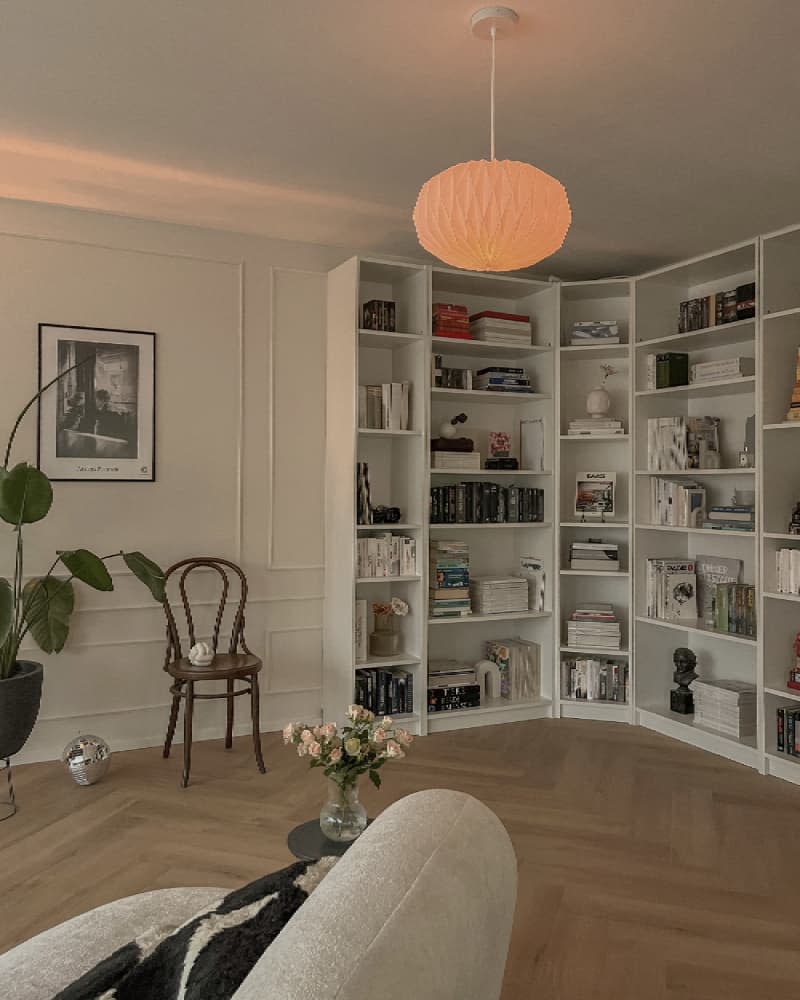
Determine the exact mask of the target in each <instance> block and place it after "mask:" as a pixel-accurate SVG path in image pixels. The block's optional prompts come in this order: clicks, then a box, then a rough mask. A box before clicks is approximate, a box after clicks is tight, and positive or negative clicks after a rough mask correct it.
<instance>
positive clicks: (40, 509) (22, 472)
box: [0, 462, 53, 524]
mask: <svg viewBox="0 0 800 1000" xmlns="http://www.w3.org/2000/svg"><path fill="white" fill-rule="evenodd" d="M52 503H53V487H52V486H51V485H50V480H49V479H48V478H47V476H46V475H45V474H44V473H43V472H40V471H39V470H38V469H34V467H33V466H32V465H28V463H27V462H20V464H19V465H15V466H14V468H13V469H12V470H11V471H10V472H6V474H5V475H4V476H0V517H2V519H3V520H4V521H8V523H9V524H32V523H33V522H34V521H41V519H42V518H43V517H46V515H47V512H48V511H49V510H50V507H51V505H52Z"/></svg>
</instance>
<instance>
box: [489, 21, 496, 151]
mask: <svg viewBox="0 0 800 1000" xmlns="http://www.w3.org/2000/svg"><path fill="white" fill-rule="evenodd" d="M496 40H497V26H496V25H494V24H493V25H492V73H491V83H490V85H489V94H490V97H489V100H490V102H491V111H490V114H489V123H490V124H489V132H490V145H491V155H492V159H494V65H495V52H494V50H495V42H496Z"/></svg>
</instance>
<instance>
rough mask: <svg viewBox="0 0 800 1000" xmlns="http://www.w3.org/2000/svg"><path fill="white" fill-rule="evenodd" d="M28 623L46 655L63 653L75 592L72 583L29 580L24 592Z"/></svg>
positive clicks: (51, 580) (51, 578) (50, 578)
mask: <svg viewBox="0 0 800 1000" xmlns="http://www.w3.org/2000/svg"><path fill="white" fill-rule="evenodd" d="M23 607H24V615H25V621H26V622H27V624H28V627H29V628H30V632H31V635H32V636H33V638H34V639H35V640H36V644H37V646H39V648H40V649H43V650H44V651H45V653H60V652H61V650H62V649H63V648H64V643H65V642H66V641H67V636H68V635H69V619H70V615H71V614H72V609H73V608H74V607H75V591H74V590H73V587H72V584H71V583H70V582H69V581H68V580H59V579H58V578H57V577H54V576H44V577H40V578H39V579H35V580H29V581H28V582H27V583H26V584H25V587H24V590H23Z"/></svg>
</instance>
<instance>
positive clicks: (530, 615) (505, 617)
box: [428, 611, 552, 625]
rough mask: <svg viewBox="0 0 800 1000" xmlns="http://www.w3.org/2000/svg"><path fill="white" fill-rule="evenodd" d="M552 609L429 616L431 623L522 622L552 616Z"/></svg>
mask: <svg viewBox="0 0 800 1000" xmlns="http://www.w3.org/2000/svg"><path fill="white" fill-rule="evenodd" d="M551 616H552V612H550V611H507V612H506V613H505V614H501V615H464V616H463V617H462V618H456V617H452V618H429V619H428V624H429V625H473V624H476V623H481V622H522V621H530V620H532V619H534V618H537V619H538V618H550V617H551Z"/></svg>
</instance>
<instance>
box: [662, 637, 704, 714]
mask: <svg viewBox="0 0 800 1000" xmlns="http://www.w3.org/2000/svg"><path fill="white" fill-rule="evenodd" d="M672 662H673V664H674V666H675V670H674V671H673V674H672V679H673V680H674V681H675V683H676V684H677V685H678V687H677V688H676V689H675V690H674V691H670V693H669V707H670V710H671V711H673V712H679V713H680V714H681V715H692V714H693V713H694V695H693V694H692V692H691V691H690V690H689V685H690V684H691V683H692V681H693V680H695V679H696V677H697V672H696V671H695V669H694V668H695V667H696V666H697V657H696V656H695V654H694V653H693V652H692V650H691V649H687V648H686V647H685V646H679V647H678V648H677V649H676V650H675V652H674V653H673V654H672Z"/></svg>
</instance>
